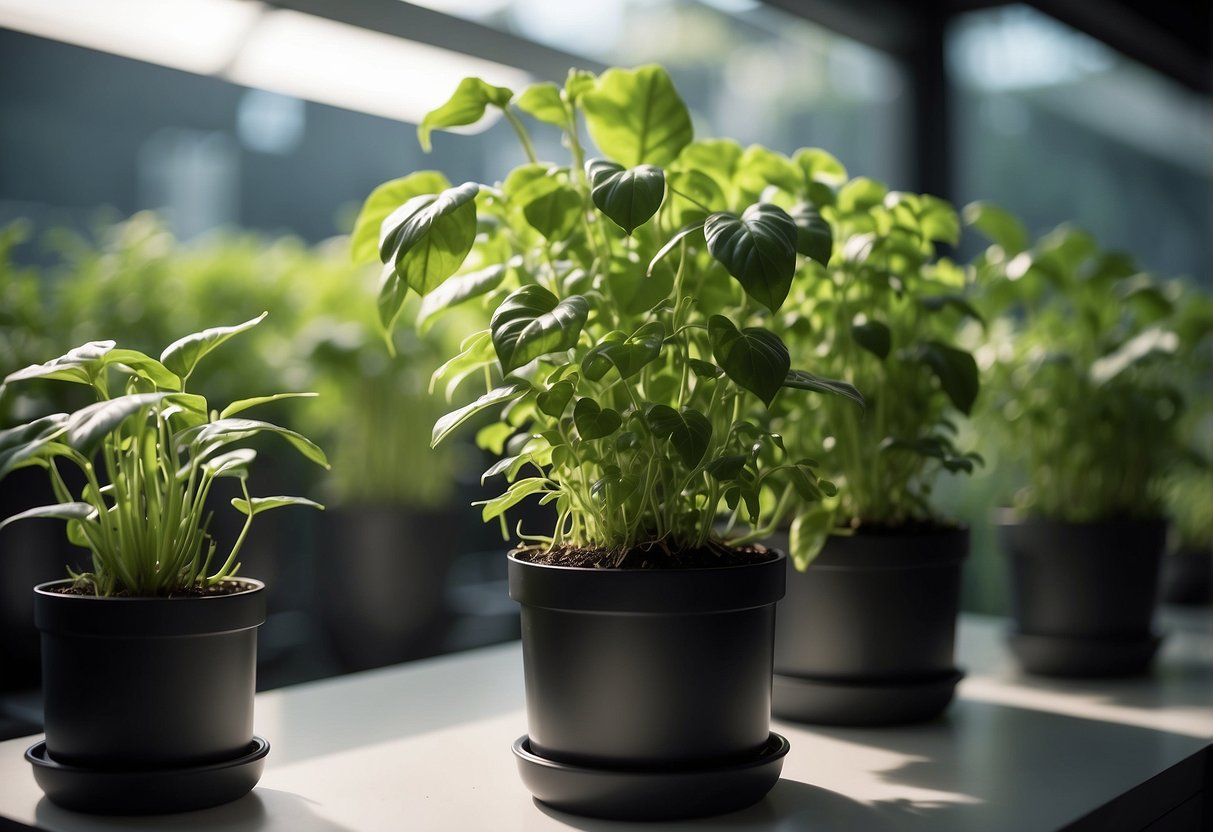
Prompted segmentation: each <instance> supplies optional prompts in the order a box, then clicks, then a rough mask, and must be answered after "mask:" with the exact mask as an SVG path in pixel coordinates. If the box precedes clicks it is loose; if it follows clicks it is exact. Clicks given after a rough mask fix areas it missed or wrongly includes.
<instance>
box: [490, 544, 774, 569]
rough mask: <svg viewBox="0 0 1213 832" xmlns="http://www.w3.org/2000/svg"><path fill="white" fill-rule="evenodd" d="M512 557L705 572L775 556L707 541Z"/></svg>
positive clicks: (529, 549)
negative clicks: (679, 546)
mask: <svg viewBox="0 0 1213 832" xmlns="http://www.w3.org/2000/svg"><path fill="white" fill-rule="evenodd" d="M513 554H514V557H516V558H518V559H519V560H523V561H526V562H527V563H538V564H543V565H545V566H577V567H582V568H588V569H706V568H712V567H717V566H745V565H747V564H752V563H763V562H765V561H769V560H773V559H774V558H775V557H776V556H775V554H774V553H773V552H771V551H769V550H767V549H766V547H764V546H761V545H758V544H753V545H750V546H743V547H741V548H736V549H735V548H733V547H732V546H727V545H725V544H723V543H720V542H718V541H708V543H707V544H706V545H704V546H700V547H698V548H695V549H671V548H669V547H668V546H666V545H665V544H664V543H663V542H658V543H650V544H643V545H640V546H636V547H634V548H632V549H629V550H628V551H627V552H620V551H619V550H617V549H606V548H601V547H592V548H585V547H579V546H557V547H556V548H555V549H550V550H549V549H546V548H544V547H543V546H523V547H521V548H518V549H515V550H514V552H513Z"/></svg>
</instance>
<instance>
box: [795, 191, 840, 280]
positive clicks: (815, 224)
mask: <svg viewBox="0 0 1213 832" xmlns="http://www.w3.org/2000/svg"><path fill="white" fill-rule="evenodd" d="M788 216H790V217H791V218H792V222H794V223H796V250H797V251H798V252H800V253H801V254H803V255H804V256H805V257H808V258H809V259H810V260H815V261H816V262H818V263H820V264H821V265H823V266H828V265H830V254H831V253H832V252H833V250H834V231H833V229H831V228H830V224H829V223H828V222H826V221H825V220H824V219H823V218H822V216H821V212H820V211H818V210H817V209H816V208H815V207H813V206H812V205H811V204H809V203H808V202H798V203H796V205H795V206H793V208H792V211H791V213H790V214H789V215H788Z"/></svg>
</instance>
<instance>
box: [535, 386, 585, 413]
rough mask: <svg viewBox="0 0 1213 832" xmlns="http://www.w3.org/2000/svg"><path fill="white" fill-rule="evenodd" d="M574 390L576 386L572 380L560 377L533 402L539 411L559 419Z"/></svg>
mask: <svg viewBox="0 0 1213 832" xmlns="http://www.w3.org/2000/svg"><path fill="white" fill-rule="evenodd" d="M575 391H576V387H575V385H574V384H573V382H572V381H570V380H568V379H562V380H561V381H558V382H556V383H555V384H553V385H552V386H551V387H549V388H548V389H547V390H544V391H543V392H542V393H540V394H539V396H538V397H537V398H536V400H535V404H536V406H537V407H538V408H539V411H540V412H541V413H546V414H547V415H548V416H551V417H552V418H553V419H559V418H560V417H561V416H563V415H564V409H565V408H566V407H568V406H569V402H570V401H572V399H573V393H574V392H575Z"/></svg>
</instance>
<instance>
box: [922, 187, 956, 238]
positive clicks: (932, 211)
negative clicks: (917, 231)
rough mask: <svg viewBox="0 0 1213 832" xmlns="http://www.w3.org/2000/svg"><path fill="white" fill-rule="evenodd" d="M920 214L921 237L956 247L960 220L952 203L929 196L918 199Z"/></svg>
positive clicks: (924, 195) (925, 195)
mask: <svg viewBox="0 0 1213 832" xmlns="http://www.w3.org/2000/svg"><path fill="white" fill-rule="evenodd" d="M919 199H920V201H921V212H920V214H919V217H918V221H919V223H920V226H921V230H922V235H923V236H924V237H926V238H927V239H928V240H933V241H935V242H938V243H947V244H948V245H953V246H954V245H956V244H957V243H959V242H960V218H959V217H957V216H956V209H955V208H953V207H952V203H950V202H948V201H946V200H943V199H940V198H939V197H936V196H931V195H930V194H923V195H922V196H921V197H920V198H919Z"/></svg>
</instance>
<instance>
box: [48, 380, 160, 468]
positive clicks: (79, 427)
mask: <svg viewBox="0 0 1213 832" xmlns="http://www.w3.org/2000/svg"><path fill="white" fill-rule="evenodd" d="M173 395H174V394H173V393H135V394H132V395H129V396H119V397H118V398H116V399H107V400H105V401H100V402H97V403H96V404H90V405H88V406H87V407H83V408H81V409H80V410H77V411H76V412H75V413H73V414H72V415H71V416H69V417H68V418H67V422H66V423H65V424H64V431H63V436H62V437H61V438H60V440H59V441H61V442H63V443H64V444H65V445H67V446H68V447H70V448H74V449H75V450H77V451H79V452H80V453H81V454H83V455H84V456H85V457H90V458H91V457H92V456H93V454H95V453H96V452H97V449H98V448H100V447H101V442H102V440H103V439H105V437H106V436H108V435H109V434H110V433H112V432H113V431H114V430H115V429H116V428H117V427H118V426H119V425H121V424H122V423H123V422H125V421H126V420H127V419H129V418H130V417H132V416H134V415H135V414H137V413H140V412H141V411H146V410H147V409H148V408H149V407H152V406H154V405H156V404H159V403H160V402H162V401H164V400H165V399H166V398H168V397H170V396H173Z"/></svg>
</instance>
